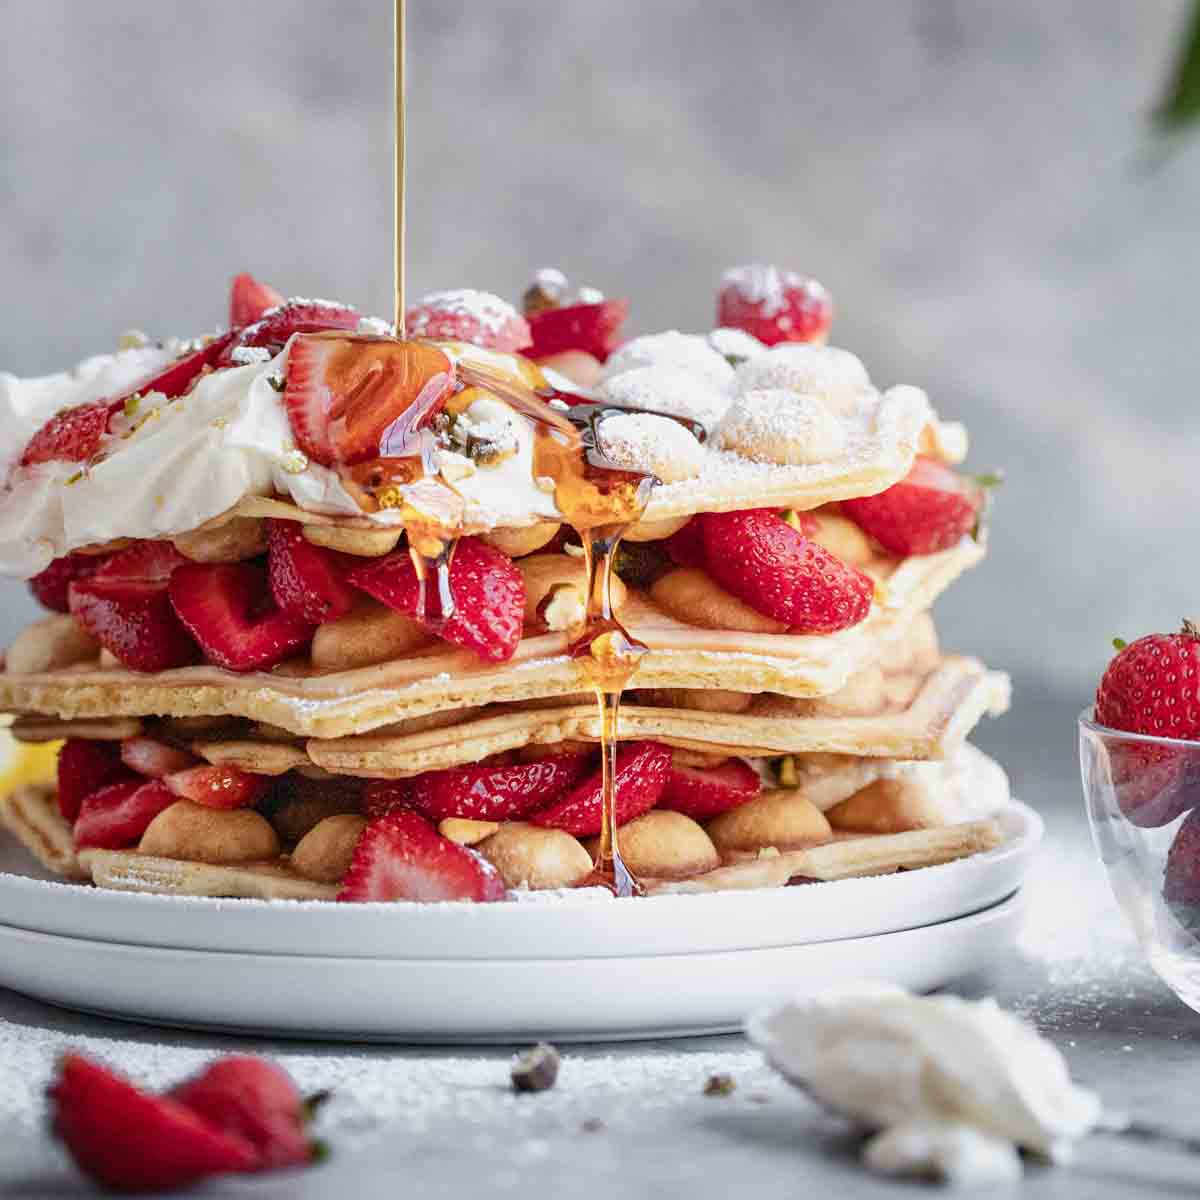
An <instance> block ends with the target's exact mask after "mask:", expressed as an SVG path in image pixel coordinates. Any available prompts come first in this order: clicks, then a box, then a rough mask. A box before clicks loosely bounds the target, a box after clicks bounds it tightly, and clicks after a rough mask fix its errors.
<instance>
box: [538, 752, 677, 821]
mask: <svg viewBox="0 0 1200 1200" xmlns="http://www.w3.org/2000/svg"><path fill="white" fill-rule="evenodd" d="M670 771H671V752H670V750H668V749H667V748H666V747H665V746H660V745H659V744H658V743H657V742H630V743H629V744H627V745H624V746H622V747H621V748H620V749H619V750H618V751H617V777H616V792H617V824H618V825H624V824H626V823H627V822H629V821H632V820H633V819H634V818H635V817H640V816H641V815H642V814H643V813H646V812H649V811H650V810H651V809H652V808H653V807H654V806H655V804H657V803H658V799H659V797H660V796H661V795H662V793H663V788H664V787H666V784H667V776H668V775H669V774H670ZM600 789H601V778H600V772H599V771H597V772H596V773H595V774H594V775H592V776H590V777H589V778H588V779H585V780H584V781H583V782H582V783H581V784H579V785H578V786H577V787H575V789H574V790H573V791H571V792H570V793H568V795H566V796H565V797H564V798H563V799H562V800H560V801H559V802H558V803H557V804H555V805H553V806H552V807H550V808H548V809H546V810H545V811H544V812H540V813H538V814H537V815H536V816H534V817H532V818H530V819H531V820H532V821H533V823H534V824H535V825H548V826H550V827H552V828H554V829H565V830H566V831H567V833H571V834H574V835H575V836H576V837H592V836H593V835H595V834H597V833H599V832H600V824H601V816H602V813H601V803H602V801H601V795H600Z"/></svg>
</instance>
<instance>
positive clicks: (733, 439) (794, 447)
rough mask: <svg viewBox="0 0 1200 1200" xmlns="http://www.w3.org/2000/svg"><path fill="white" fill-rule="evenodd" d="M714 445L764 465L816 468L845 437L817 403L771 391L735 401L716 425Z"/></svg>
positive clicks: (838, 424)
mask: <svg viewBox="0 0 1200 1200" xmlns="http://www.w3.org/2000/svg"><path fill="white" fill-rule="evenodd" d="M717 444H718V445H719V446H721V447H722V448H724V449H727V450H736V451H738V452H739V453H741V454H744V455H746V456H747V457H749V458H758V459H763V460H765V461H767V462H777V463H792V464H803V463H817V462H821V461H822V460H823V459H831V458H835V457H837V456H838V455H839V454H841V452H842V451H843V450H844V449H845V446H846V432H845V428H844V427H843V425H842V422H841V421H839V420H838V418H837V417H835V416H834V415H833V413H831V412H830V411H829V409H828V408H827V407H826V406H825V404H824V403H823V402H822V401H821V400H818V399H816V398H814V397H812V396H804V395H800V394H798V393H796V392H791V391H786V390H784V389H782V388H773V389H767V390H763V391H750V392H744V393H743V394H742V395H740V396H739V397H738V398H737V400H735V401H734V403H733V405H732V406H731V407H730V409H729V411H728V412H727V413H726V414H725V416H724V418H723V420H722V421H721V426H720V429H719V430H718V431H717Z"/></svg>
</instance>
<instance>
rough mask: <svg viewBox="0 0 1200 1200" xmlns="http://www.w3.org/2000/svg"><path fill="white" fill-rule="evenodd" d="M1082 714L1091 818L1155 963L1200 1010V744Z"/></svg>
mask: <svg viewBox="0 0 1200 1200" xmlns="http://www.w3.org/2000/svg"><path fill="white" fill-rule="evenodd" d="M1091 716H1092V714H1091V710H1090V709H1089V710H1087V711H1085V712H1084V713H1083V714H1082V715H1081V716H1080V718H1079V767H1080V771H1081V772H1082V774H1083V794H1084V798H1085V800H1086V802H1087V813H1088V821H1089V822H1090V824H1091V827H1092V837H1093V839H1094V840H1095V843H1096V849H1097V851H1098V852H1099V854H1100V860H1101V862H1103V863H1104V868H1105V870H1106V871H1107V872H1108V880H1109V883H1110V884H1111V885H1112V890H1113V892H1114V894H1115V895H1116V898H1117V902H1118V903H1119V904H1120V906H1121V908H1122V909H1123V910H1124V912H1125V916H1126V917H1127V918H1128V919H1129V923H1130V924H1131V925H1132V926H1133V930H1134V933H1135V934H1136V936H1137V939H1138V941H1139V942H1140V943H1141V945H1142V948H1143V950H1145V952H1146V955H1147V957H1148V958H1149V960H1150V965H1151V966H1152V967H1153V968H1154V970H1155V971H1156V972H1157V973H1158V974H1159V975H1160V976H1161V977H1162V979H1163V980H1164V981H1165V982H1166V983H1167V985H1168V986H1169V987H1170V988H1171V989H1172V990H1173V991H1174V992H1175V994H1176V995H1177V996H1178V997H1179V998H1180V999H1181V1000H1182V1001H1183V1002H1184V1003H1185V1004H1187V1005H1189V1006H1190V1007H1191V1008H1194V1009H1196V1011H1197V1012H1200V742H1184V741H1177V740H1176V739H1174V738H1160V737H1149V736H1147V735H1145V734H1138V733H1123V732H1121V731H1120V730H1117V729H1109V728H1107V727H1106V726H1104V725H1097V724H1096V723H1095V722H1094V721H1093V720H1092V719H1091Z"/></svg>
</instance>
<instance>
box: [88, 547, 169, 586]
mask: <svg viewBox="0 0 1200 1200" xmlns="http://www.w3.org/2000/svg"><path fill="white" fill-rule="evenodd" d="M189 561H190V560H189V559H186V558H184V557H183V555H182V554H180V553H179V551H178V550H176V549H175V547H174V546H173V545H171V543H170V542H151V541H145V542H134V543H133V545H132V546H129V547H127V548H126V549H124V550H121V551H118V553H116V554H111V555H109V556H108V558H106V559H105V560H104V562H103V564H102V565H101V566H100V567H99V568H98V569H97V570H96V575H97V576H98V577H99V578H101V579H118V580H122V581H124V582H128V583H157V584H166V583H167V581H168V580H169V579H170V578H171V573H172V572H173V571H174V570H175V568H176V567H181V566H183V564H184V563H186V562H189Z"/></svg>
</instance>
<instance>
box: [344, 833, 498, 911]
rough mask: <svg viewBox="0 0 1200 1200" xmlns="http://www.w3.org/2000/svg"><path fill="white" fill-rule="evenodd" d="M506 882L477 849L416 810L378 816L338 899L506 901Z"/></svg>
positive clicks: (357, 849) (356, 852)
mask: <svg viewBox="0 0 1200 1200" xmlns="http://www.w3.org/2000/svg"><path fill="white" fill-rule="evenodd" d="M504 894H505V889H504V882H503V880H502V879H501V878H500V876H499V875H498V874H497V872H496V869H495V867H493V866H492V865H491V863H489V862H488V861H487V860H486V859H485V858H482V857H481V856H480V855H478V854H476V853H475V851H473V850H469V849H467V847H465V846H459V845H457V844H456V843H455V842H452V841H450V840H449V839H448V838H444V837H442V836H441V834H439V833H438V832H437V831H436V830H435V829H434V828H433V826H432V825H430V824H429V822H428V821H426V820H425V818H424V817H421V816H418V815H417V814H416V813H415V812H410V811H397V812H392V813H388V814H387V815H386V816H382V817H376V818H375V819H374V820H372V821H371V822H370V824H369V825H368V826H367V827H366V829H364V830H363V831H362V834H361V835H360V836H359V839H358V844H357V846H355V848H354V857H353V859H352V860H351V862H350V869H349V870H348V871H347V872H346V878H345V880H344V882H343V884H342V890H341V892H339V893H338V899H339V900H350V901H369V900H475V901H481V902H482V901H490V900H503V899H504Z"/></svg>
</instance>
